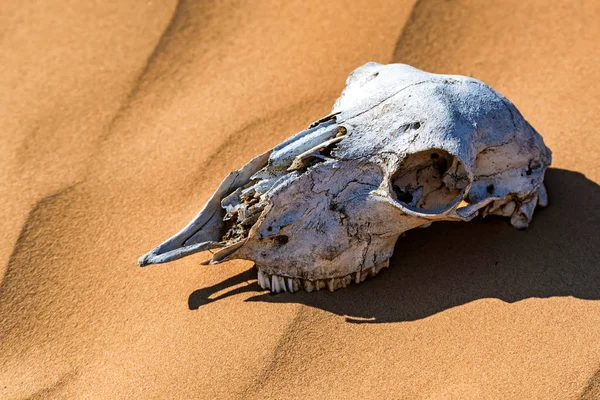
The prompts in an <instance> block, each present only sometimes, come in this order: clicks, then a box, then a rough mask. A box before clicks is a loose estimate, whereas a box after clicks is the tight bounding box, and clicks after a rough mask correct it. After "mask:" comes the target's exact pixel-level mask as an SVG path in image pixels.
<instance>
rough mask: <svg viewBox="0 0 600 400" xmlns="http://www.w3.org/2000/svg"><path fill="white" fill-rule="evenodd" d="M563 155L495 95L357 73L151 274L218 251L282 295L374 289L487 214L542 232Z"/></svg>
mask: <svg viewBox="0 0 600 400" xmlns="http://www.w3.org/2000/svg"><path fill="white" fill-rule="evenodd" d="M550 162H551V151H550V150H549V149H548V148H547V147H546V146H545V145H544V142H543V140H542V137H541V136H540V135H539V134H538V133H537V132H536V130H535V129H534V128H533V127H532V126H531V125H530V124H529V123H528V122H527V121H525V119H524V118H523V116H522V115H521V114H520V113H519V111H518V110H517V109H516V108H515V106H514V105H513V104H512V103H511V102H510V101H509V100H507V99H506V98H505V97H504V96H502V95H501V94H500V93H498V92H496V91H495V90H494V89H492V88H490V87H489V86H488V85H486V84H484V83H482V82H480V81H478V80H476V79H472V78H468V77H464V76H457V75H438V74H431V73H427V72H423V71H420V70H418V69H416V68H413V67H410V66H408V65H403V64H390V65H382V64H377V63H367V64H365V65H363V66H362V67H359V68H358V69H356V70H355V71H354V72H352V73H351V74H350V76H349V77H348V79H347V81H346V87H345V88H344V90H343V92H342V95H341V96H340V98H339V99H338V100H337V101H336V102H335V105H334V107H333V110H332V113H331V114H330V115H328V116H326V117H324V118H322V119H320V120H318V121H316V122H314V123H313V124H311V125H310V126H309V127H308V129H306V130H304V131H302V132H300V133H298V134H296V135H294V136H292V137H290V138H289V139H287V140H285V141H284V142H283V143H281V144H279V145H278V146H276V147H275V148H273V149H271V150H269V151H268V152H266V153H264V154H262V155H260V156H258V157H256V158H254V159H253V160H252V161H250V162H249V163H248V164H246V165H245V166H244V167H242V168H241V169H239V170H237V171H234V172H232V173H230V174H229V175H228V176H227V177H226V178H225V180H224V181H223V182H222V183H221V185H220V186H219V188H218V189H217V190H216V192H215V193H214V195H213V196H212V197H211V198H210V200H208V203H207V204H206V205H205V206H204V208H203V209H202V210H201V211H200V213H199V214H198V215H197V216H196V217H195V218H194V219H193V220H192V221H191V222H190V223H189V224H188V225H187V226H186V227H184V228H183V229H182V230H181V231H180V232H179V233H177V234H176V235H175V236H173V237H171V238H170V239H169V240H167V241H166V242H164V243H162V244H161V245H159V246H158V247H156V248H155V249H154V250H152V251H150V252H149V253H147V254H145V255H143V256H142V257H140V259H139V264H140V265H141V266H145V265H148V264H158V263H164V262H168V261H173V260H176V259H178V258H181V257H184V256H187V255H190V254H192V253H196V252H200V251H205V250H212V249H218V250H217V251H213V252H211V253H212V258H211V259H210V260H207V261H205V263H206V264H216V263H220V262H223V261H227V260H231V259H236V258H237V259H247V260H252V261H254V262H255V263H256V267H257V269H258V283H259V285H260V286H261V287H262V288H263V289H269V290H271V291H272V292H277V293H278V292H286V291H287V292H295V291H297V290H299V289H304V290H306V291H309V292H310V291H312V290H319V289H324V288H327V289H329V290H331V291H333V290H336V289H338V288H340V287H345V286H346V285H348V284H349V283H351V282H356V283H360V282H362V281H363V280H364V279H365V278H367V277H368V276H372V275H375V274H377V272H379V271H380V270H381V268H384V267H387V266H388V265H389V259H390V257H391V256H392V253H393V251H394V246H395V244H396V241H397V239H398V238H399V237H400V235H401V234H402V233H403V232H406V231H408V230H410V229H413V228H418V227H427V226H429V225H430V224H431V223H432V222H435V221H470V220H471V219H473V218H474V217H476V216H477V215H482V216H486V215H500V216H504V217H507V218H510V223H511V224H512V225H514V226H515V227H516V228H518V229H524V228H526V227H527V226H528V224H529V222H530V221H531V218H532V216H533V211H534V209H535V207H536V205H539V206H542V207H543V206H546V205H547V203H548V198H547V194H546V189H545V187H544V183H543V180H544V173H545V171H546V169H547V167H548V166H549V165H550Z"/></svg>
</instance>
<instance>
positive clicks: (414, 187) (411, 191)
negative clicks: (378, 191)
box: [391, 149, 469, 210]
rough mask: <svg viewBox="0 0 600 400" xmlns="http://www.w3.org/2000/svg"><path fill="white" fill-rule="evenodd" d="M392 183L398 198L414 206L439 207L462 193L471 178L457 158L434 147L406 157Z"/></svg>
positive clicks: (394, 193)
mask: <svg viewBox="0 0 600 400" xmlns="http://www.w3.org/2000/svg"><path fill="white" fill-rule="evenodd" d="M391 182H392V189H393V190H392V196H395V200H396V201H398V202H400V203H403V204H404V205H406V206H409V207H410V208H416V209H422V210H435V209H438V208H444V206H446V205H448V204H450V203H452V202H453V201H454V200H455V199H456V198H457V197H458V196H460V195H461V192H462V191H463V189H465V188H466V187H467V186H468V183H469V180H468V176H467V173H466V171H465V169H464V166H463V165H462V163H461V162H460V161H459V160H458V159H457V158H456V157H454V156H452V155H451V154H450V153H448V152H447V151H445V150H441V149H432V150H426V151H421V152H418V153H415V154H411V155H409V156H408V157H406V158H405V159H404V161H403V162H402V164H401V165H400V168H399V169H398V171H396V172H395V173H394V174H393V175H392V180H391Z"/></svg>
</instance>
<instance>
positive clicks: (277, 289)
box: [257, 261, 389, 293]
mask: <svg viewBox="0 0 600 400" xmlns="http://www.w3.org/2000/svg"><path fill="white" fill-rule="evenodd" d="M388 266H389V261H384V262H382V263H379V264H377V265H375V266H373V267H371V268H367V269H364V270H361V271H357V272H353V273H352V274H349V275H346V276H342V277H336V278H327V279H318V280H314V281H311V280H308V279H302V278H290V277H287V276H286V277H284V276H281V275H270V274H268V273H266V272H264V271H263V270H262V269H261V267H257V268H258V279H257V281H258V285H259V286H260V287H261V288H262V289H265V290H270V291H271V292H272V293H282V292H290V293H295V292H298V291H300V289H304V290H305V291H306V292H308V293H310V292H312V291H315V290H316V291H318V290H321V289H325V288H327V289H328V290H329V291H330V292H334V291H336V290H338V289H341V288H345V287H346V286H348V285H349V284H350V283H352V282H354V283H356V284H358V283H361V282H363V281H364V280H365V279H367V278H368V277H370V276H375V275H377V274H378V273H379V271H381V270H382V269H383V268H386V267H388Z"/></svg>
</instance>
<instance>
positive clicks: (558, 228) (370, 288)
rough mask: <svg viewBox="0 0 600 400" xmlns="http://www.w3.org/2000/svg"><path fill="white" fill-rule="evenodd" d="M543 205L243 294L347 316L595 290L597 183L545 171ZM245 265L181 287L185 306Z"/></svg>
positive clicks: (425, 311)
mask: <svg viewBox="0 0 600 400" xmlns="http://www.w3.org/2000/svg"><path fill="white" fill-rule="evenodd" d="M546 186H547V188H548V192H549V197H550V205H549V206H548V207H547V208H545V209H541V208H538V209H537V210H536V212H535V214H534V218H533V222H532V224H531V225H530V227H529V228H528V229H527V230H525V231H517V230H515V229H514V228H513V227H512V226H511V225H510V224H509V222H508V220H507V219H506V218H495V217H488V218H485V219H482V218H477V219H475V220H473V221H471V222H469V223H456V222H439V223H435V224H433V225H432V226H431V227H430V228H427V229H416V230H412V231H409V232H407V235H406V236H405V237H401V238H400V239H399V240H398V242H397V244H396V247H395V251H394V256H393V257H392V260H391V262H390V268H388V269H385V270H383V271H382V272H380V273H379V274H378V275H377V276H376V277H374V278H371V279H368V280H367V281H365V282H363V283H361V284H360V285H351V286H349V287H348V288H346V289H341V290H338V291H336V292H335V293H329V292H327V291H319V292H312V293H306V292H302V291H301V292H298V293H294V294H289V293H283V294H278V295H271V294H267V293H261V294H258V295H256V296H253V297H251V298H250V299H248V300H247V301H265V302H272V303H300V304H304V305H307V306H310V307H316V308H319V309H323V310H326V311H329V312H332V313H334V314H337V315H340V316H345V317H346V320H347V321H348V322H351V323H379V322H402V321H414V320H418V319H421V318H426V317H428V316H430V315H433V314H436V313H438V312H441V311H444V310H447V309H449V308H452V307H456V306H460V305H462V304H466V303H469V302H471V301H474V300H478V299H484V298H497V299H500V300H502V301H505V302H509V303H513V302H516V301H519V300H523V299H527V298H531V297H537V298H547V297H553V296H573V297H577V298H580V299H586V300H598V299H600V289H599V288H600V268H599V267H600V261H599V260H600V233H599V231H600V186H598V185H597V184H596V183H594V182H592V181H590V180H588V179H587V178H585V176H584V175H582V174H580V173H577V172H572V171H567V170H561V169H549V170H548V171H547V173H546ZM255 274H256V272H255V270H254V269H253V268H252V269H250V270H248V271H245V272H243V273H241V274H239V275H236V276H234V277H232V278H230V279H228V280H226V281H224V282H221V283H220V284H218V285H215V286H213V287H209V288H205V289H199V290H197V291H195V292H193V293H192V294H191V295H190V297H189V306H190V309H197V308H199V307H200V306H201V305H203V304H206V303H207V302H210V301H216V300H218V299H219V298H223V297H228V296H230V295H235V294H238V293H240V292H247V291H259V290H260V287H259V286H258V285H257V284H255V283H253V284H251V285H247V286H244V287H242V288H240V287H238V288H236V289H233V290H232V291H230V292H228V293H225V294H223V295H221V296H219V297H218V298H216V299H212V300H209V296H210V295H211V294H212V293H216V292H217V291H221V290H223V289H225V288H226V287H229V286H234V285H237V284H239V283H241V282H245V281H247V280H249V279H256V275H255Z"/></svg>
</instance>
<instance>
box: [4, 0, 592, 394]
mask: <svg viewBox="0 0 600 400" xmlns="http://www.w3.org/2000/svg"><path fill="white" fill-rule="evenodd" d="M598 21H600V3H599V2H594V1H587V2H570V1H566V0H565V1H562V0H561V1H556V2H552V3H551V5H549V3H548V2H546V1H541V0H535V1H527V2H525V1H520V0H511V1H501V2H488V1H466V0H465V1H459V0H456V1H446V0H420V1H417V2H415V1H414V0H404V1H377V2H372V1H366V0H360V1H353V2H350V4H348V3H347V2H343V1H339V0H333V1H312V0H311V1H296V0H292V1H287V2H267V1H264V2H235V1H221V2H212V1H205V2H200V1H186V0H180V1H179V2H175V1H173V0H152V1H148V0H144V1H139V0H128V1H121V2H117V1H111V2H80V1H74V0H53V1H38V2H27V3H23V2H19V1H13V0H11V1H3V2H0V93H2V95H1V96H0V123H1V127H2V129H0V146H1V147H0V149H1V152H2V156H1V157H0V173H1V181H2V182H3V183H2V185H0V207H1V208H2V210H3V212H4V217H3V218H2V225H1V230H0V232H1V235H0V278H1V284H0V398H2V399H24V398H31V399H45V398H52V399H54V398H66V399H83V398H90V399H101V398H107V399H112V398H115V399H116V398H121V399H123V398H144V399H148V398H160V399H167V398H195V399H212V398H215V397H222V398H243V399H250V398H273V399H278V398H319V397H320V398H401V399H488V398H489V399H586V400H587V399H599V398H600V261H599V260H600V236H599V233H598V232H599V230H600V186H598V183H600V156H599V155H598V154H599V153H600V145H599V143H600V134H599V133H598V132H599V127H600V112H599V110H600V96H599V95H598V93H599V91H600V68H598V65H600V46H599V45H598V38H599V37H600V24H599V23H598ZM367 61H377V62H382V63H389V62H402V63H408V64H411V65H413V66H415V67H418V68H421V69H424V70H427V71H430V72H438V73H451V74H463V75H469V76H472V77H475V78H477V79H481V80H483V81H484V82H486V83H488V84H490V85H491V86H492V87H494V88H495V89H497V90H499V91H500V92H501V93H503V94H504V95H505V96H507V97H508V98H509V99H511V100H512V101H513V103H515V105H516V106H517V107H518V108H519V109H520V111H521V112H522V114H523V115H524V116H525V118H526V119H527V120H528V121H530V123H531V124H532V125H533V126H534V127H536V129H537V130H538V131H539V132H540V133H541V134H542V135H543V136H544V139H545V142H546V144H547V145H548V146H549V147H550V148H551V149H552V150H553V152H554V161H553V166H552V168H551V169H550V170H549V171H548V173H547V187H548V190H549V195H550V206H549V207H548V208H546V209H543V210H538V211H537V213H536V215H535V217H534V221H533V224H532V225H531V226H530V228H529V229H528V230H527V231H523V232H520V231H516V230H515V229H513V228H512V227H511V226H510V225H509V224H508V222H507V221H506V220H504V219H485V220H481V219H478V220H476V221H474V222H471V223H468V224H467V223H440V224H435V225H434V226H432V227H431V228H429V229H423V230H418V231H415V232H412V231H411V232H409V234H408V235H407V236H406V237H405V238H402V239H401V240H400V241H399V242H398V244H397V246H396V251H395V255H394V258H393V260H392V266H391V268H389V269H387V270H385V271H383V272H382V273H380V274H379V275H378V276H377V277H376V278H375V279H371V280H368V281H367V282H364V283H362V284H360V285H352V286H351V287H349V288H347V289H345V290H340V291H337V292H335V293H329V292H324V291H320V292H313V293H310V294H309V293H304V292H301V293H296V294H293V295H291V294H281V295H275V296H274V295H270V294H268V293H266V292H265V291H261V290H260V288H259V286H258V285H257V283H256V272H255V270H254V269H253V266H252V263H250V262H245V261H234V262H229V263H226V264H222V265H217V266H201V265H200V264H199V262H200V261H201V260H202V259H204V257H202V255H198V256H193V257H188V258H185V259H182V260H179V261H177V262H175V263H171V264H166V265H160V266H152V267H147V268H145V269H141V268H139V267H138V266H137V264H136V260H137V257H138V256H139V255H141V254H143V253H145V252H146V251H148V250H150V249H151V248H153V247H154V246H155V245H156V244H158V243H160V242H162V241H163V240H164V239H166V238H167V237H168V236H170V235H171V234H172V233H174V232H175V231H176V230H178V229H179V228H180V227H182V226H183V225H184V224H185V223H187V222H188V221H189V220H190V219H191V218H192V217H193V215H195V214H196V212H197V211H198V210H199V209H200V208H201V206H202V205H203V204H204V202H205V201H206V200H207V199H208V197H209V196H210V195H211V194H212V192H213V191H214V190H215V188H216V187H217V185H218V184H219V182H220V181H221V180H222V178H223V177H224V176H225V175H226V174H227V173H228V172H229V171H230V170H233V169H236V168H239V167H240V166H242V165H243V164H245V163H246V162H247V161H248V160H249V159H251V158H252V157H253V156H255V155H257V154H259V153H261V152H263V151H265V150H267V149H269V148H270V147H272V146H273V145H275V144H277V143H278V142H280V141H281V140H282V139H284V138H286V137H288V136H290V135H291V134H293V133H295V132H297V131H299V130H301V129H303V128H304V127H305V126H306V125H307V124H309V123H310V122H312V121H313V120H316V119H318V118H320V117H321V116H324V115H326V114H327V113H328V112H329V110H330V108H331V106H332V104H333V101H334V100H335V98H336V97H337V96H338V95H339V93H340V91H341V89H342V88H343V86H344V81H345V79H346V76H347V74H348V73H349V72H350V71H352V70H353V69H354V68H356V67H358V66H359V65H362V64H363V63H365V62H367Z"/></svg>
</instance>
